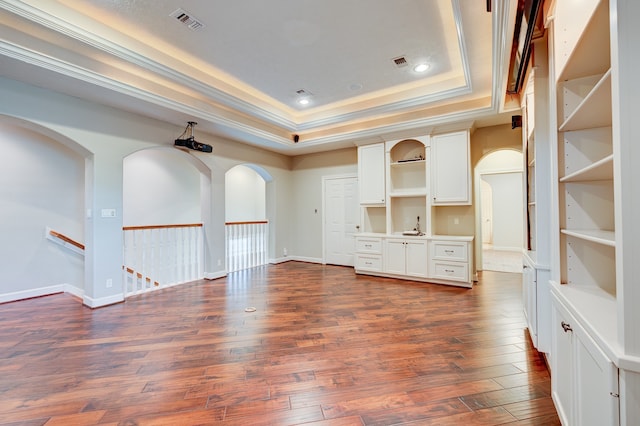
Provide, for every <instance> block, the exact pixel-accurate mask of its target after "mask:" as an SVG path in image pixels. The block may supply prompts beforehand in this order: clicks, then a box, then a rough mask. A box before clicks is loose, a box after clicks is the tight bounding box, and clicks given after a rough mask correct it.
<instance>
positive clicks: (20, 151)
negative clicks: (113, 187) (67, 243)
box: [0, 121, 84, 300]
mask: <svg viewBox="0 0 640 426" xmlns="http://www.w3.org/2000/svg"><path fill="white" fill-rule="evenodd" d="M0 152H2V155H1V156H0V235H2V244H0V259H1V264H2V267H1V268H0V300H2V298H1V296H2V295H3V294H9V293H15V292H23V294H25V295H27V296H28V293H24V292H28V291H30V290H33V289H37V288H42V287H48V286H55V285H61V284H69V285H72V286H73V287H76V288H78V289H82V288H83V287H84V278H83V275H84V259H83V257H82V256H81V255H79V254H76V253H74V252H72V251H70V250H69V249H66V248H64V247H62V246H60V245H57V244H55V243H54V242H52V241H50V240H47V239H46V238H45V229H46V227H50V228H52V229H54V230H56V231H58V232H60V233H63V234H65V235H67V236H69V237H71V238H73V239H74V240H76V241H79V242H81V243H82V242H84V232H83V225H84V222H83V221H84V216H83V211H84V159H83V158H82V157H81V156H80V155H78V154H77V153H75V152H73V151H71V150H70V149H69V148H67V147H65V146H64V145H62V144H60V143H58V142H56V141H53V140H51V139H48V138H47V137H45V136H43V135H40V134H38V133H36V132H33V131H30V130H27V129H24V128H20V127H16V126H15V125H12V124H8V123H7V122H2V121H0Z"/></svg>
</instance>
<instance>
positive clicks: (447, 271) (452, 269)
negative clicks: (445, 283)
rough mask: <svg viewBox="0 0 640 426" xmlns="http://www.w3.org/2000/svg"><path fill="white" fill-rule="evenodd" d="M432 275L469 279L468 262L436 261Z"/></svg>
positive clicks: (446, 278) (457, 279) (442, 277)
mask: <svg viewBox="0 0 640 426" xmlns="http://www.w3.org/2000/svg"><path fill="white" fill-rule="evenodd" d="M432 264H433V271H432V273H431V276H432V277H433V278H439V279H443V280H454V281H465V282H466V281H469V267H468V265H467V264H466V263H454V262H444V261H435V262H433V263H432Z"/></svg>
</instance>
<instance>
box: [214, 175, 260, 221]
mask: <svg viewBox="0 0 640 426" xmlns="http://www.w3.org/2000/svg"><path fill="white" fill-rule="evenodd" d="M265 195H266V185H265V181H264V179H263V178H262V176H260V175H259V174H258V173H257V172H256V171H255V170H253V169H251V168H249V167H247V166H243V165H240V166H235V167H234V168H232V169H231V170H229V171H227V173H226V174H225V203H224V205H225V220H226V221H227V222H249V221H259V220H266V218H267V216H266V198H265Z"/></svg>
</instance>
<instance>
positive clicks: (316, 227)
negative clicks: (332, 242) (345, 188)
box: [288, 146, 358, 261]
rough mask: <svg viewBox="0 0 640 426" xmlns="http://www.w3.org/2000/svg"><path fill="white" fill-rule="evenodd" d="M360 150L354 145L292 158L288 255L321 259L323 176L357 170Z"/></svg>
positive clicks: (312, 259)
mask: <svg viewBox="0 0 640 426" xmlns="http://www.w3.org/2000/svg"><path fill="white" fill-rule="evenodd" d="M357 158H358V151H357V148H356V147H355V146H354V147H353V148H348V149H341V150H337V151H331V152H325V153H318V154H310V155H305V156H300V157H295V158H294V159H293V175H292V179H293V180H292V186H293V188H292V194H291V197H292V200H293V201H294V202H293V203H292V206H293V207H294V209H295V210H294V212H293V213H294V219H293V221H292V222H291V225H290V232H291V233H292V234H293V235H294V236H295V239H294V240H293V241H294V244H293V245H292V246H290V247H289V249H288V251H289V255H294V256H297V257H299V258H302V259H303V260H310V261H321V260H322V239H323V236H322V217H323V212H322V196H323V194H322V177H323V176H336V175H345V174H353V175H357V173H358V160H357Z"/></svg>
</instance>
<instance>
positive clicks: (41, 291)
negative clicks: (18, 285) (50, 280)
mask: <svg viewBox="0 0 640 426" xmlns="http://www.w3.org/2000/svg"><path fill="white" fill-rule="evenodd" d="M65 285H67V284H58V285H52V286H49V287H40V288H34V289H31V290H23V291H16V292H13V293H6V294H0V303H7V302H15V301H18V300H23V299H31V298H32V297H41V296H49V295H51V294H56V293H64V291H65V289H64V288H65Z"/></svg>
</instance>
